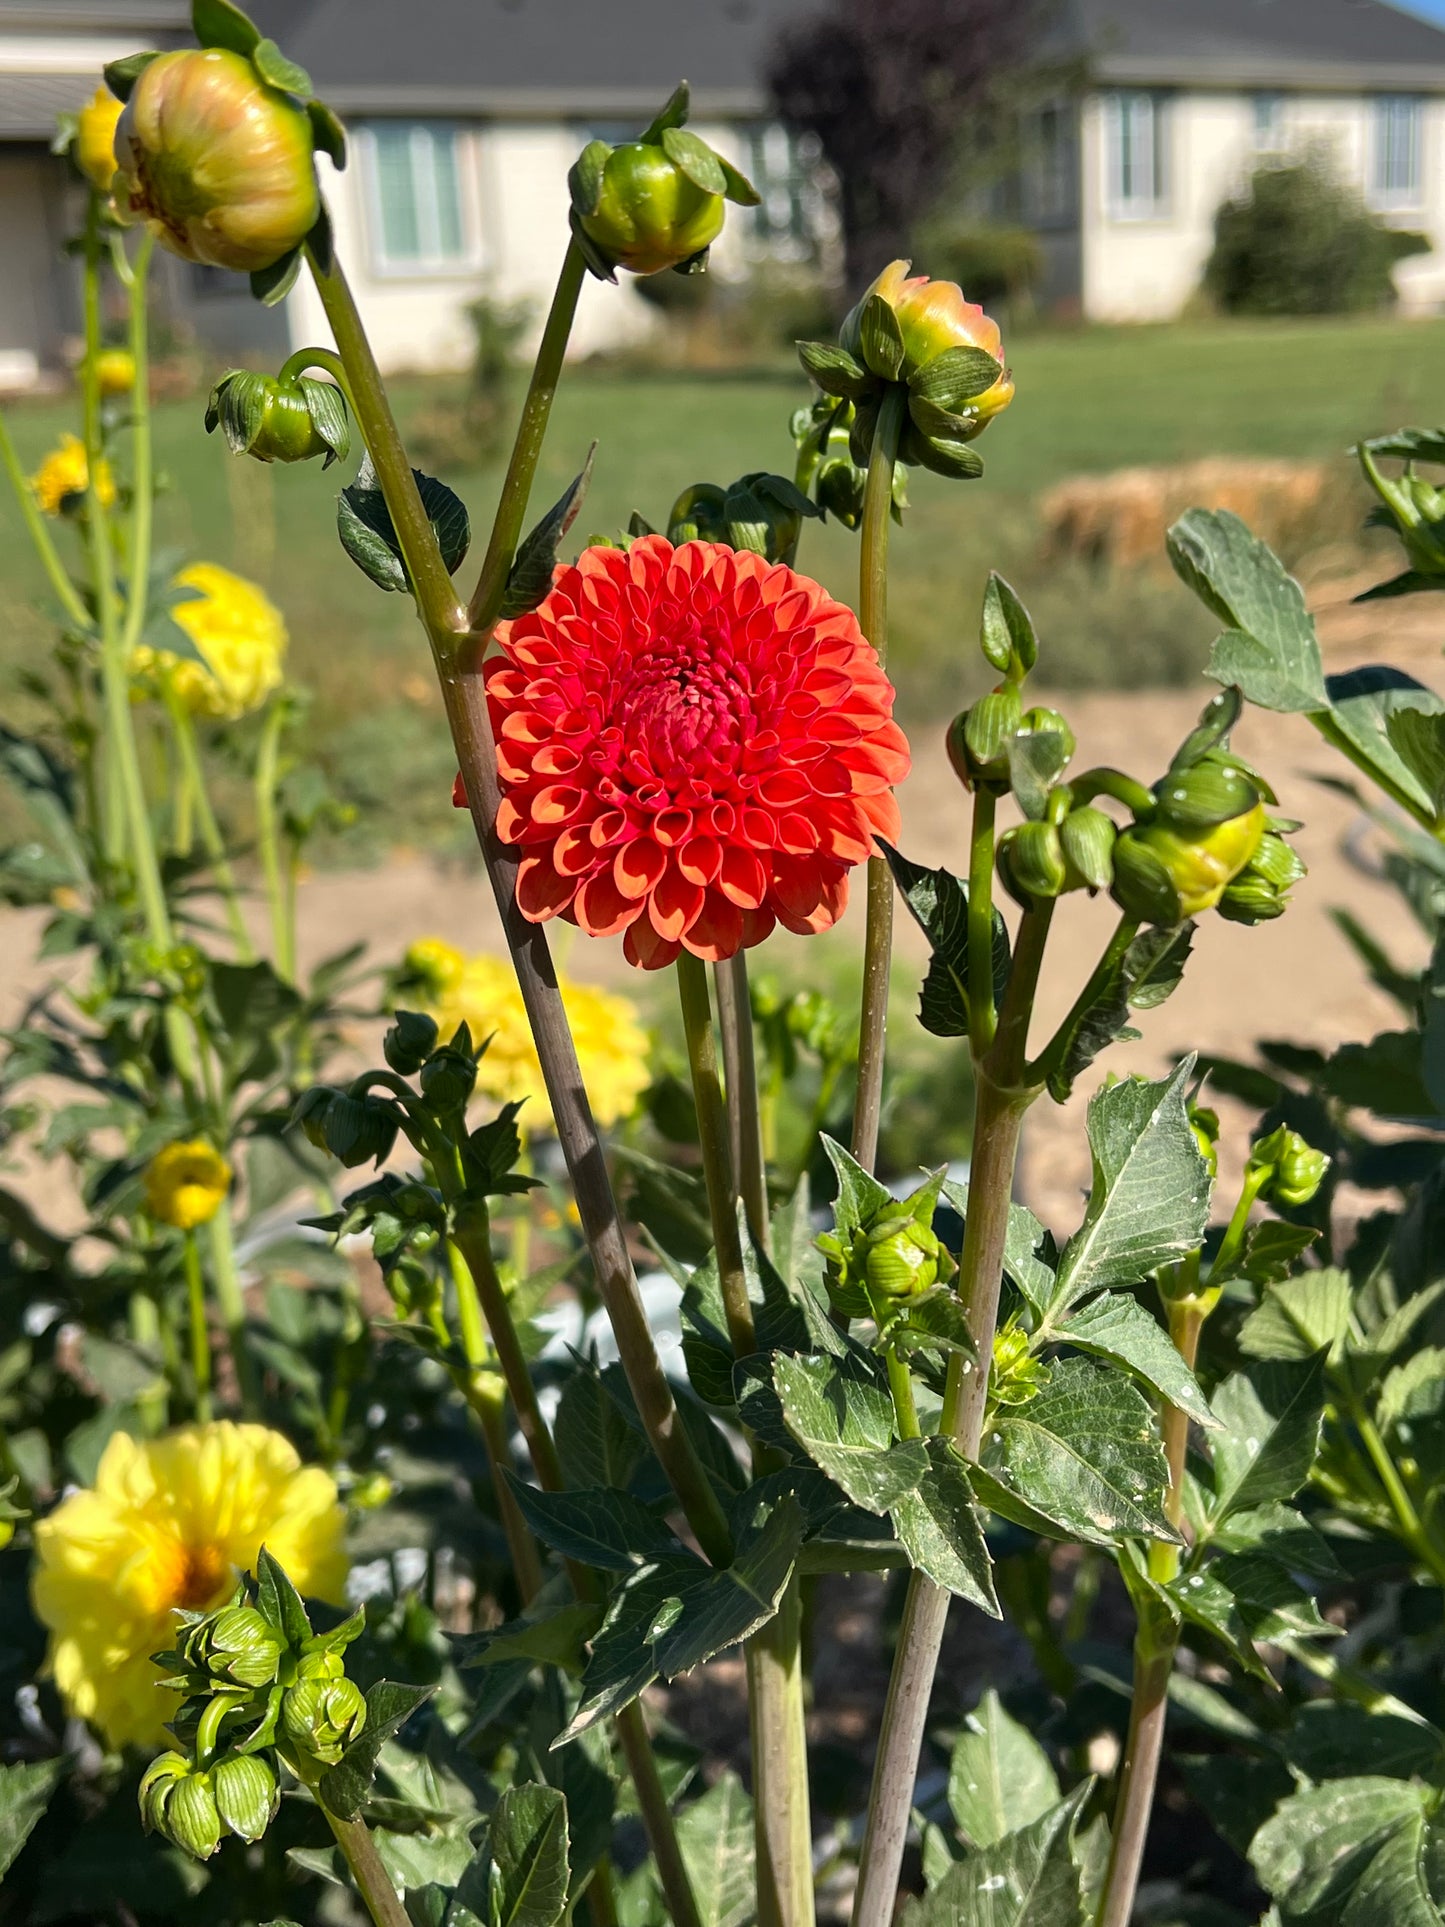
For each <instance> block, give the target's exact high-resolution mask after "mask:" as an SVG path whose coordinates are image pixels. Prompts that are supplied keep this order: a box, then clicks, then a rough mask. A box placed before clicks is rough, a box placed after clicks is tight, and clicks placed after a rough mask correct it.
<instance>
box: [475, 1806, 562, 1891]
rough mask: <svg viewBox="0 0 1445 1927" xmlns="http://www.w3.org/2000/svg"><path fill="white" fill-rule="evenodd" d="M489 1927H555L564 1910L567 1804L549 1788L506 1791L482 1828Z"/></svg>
mask: <svg viewBox="0 0 1445 1927" xmlns="http://www.w3.org/2000/svg"><path fill="white" fill-rule="evenodd" d="M487 1844H488V1846H489V1847H490V1849H491V1855H492V1892H491V1903H492V1904H491V1909H490V1920H489V1927H557V1923H558V1921H560V1920H561V1919H562V1917H563V1915H564V1914H565V1913H566V1911H567V1802H566V1800H565V1799H564V1798H563V1797H562V1795H561V1794H560V1793H559V1792H558V1791H557V1789H556V1788H555V1787H550V1786H542V1785H538V1784H536V1783H532V1784H528V1785H526V1786H511V1787H508V1788H507V1790H506V1792H505V1793H503V1795H502V1797H501V1799H500V1800H498V1802H497V1809H496V1812H495V1813H494V1814H493V1815H492V1823H491V1826H490V1827H489V1828H488V1829H487Z"/></svg>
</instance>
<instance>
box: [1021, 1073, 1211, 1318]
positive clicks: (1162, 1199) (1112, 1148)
mask: <svg viewBox="0 0 1445 1927" xmlns="http://www.w3.org/2000/svg"><path fill="white" fill-rule="evenodd" d="M1193 1075H1194V1060H1193V1058H1186V1059H1185V1060H1184V1061H1183V1062H1182V1063H1181V1064H1180V1065H1179V1067H1178V1068H1177V1069H1176V1070H1175V1071H1174V1072H1173V1074H1172V1075H1171V1076H1169V1077H1165V1078H1161V1079H1160V1080H1159V1081H1158V1082H1157V1083H1149V1082H1147V1081H1146V1080H1145V1079H1144V1078H1140V1077H1128V1078H1124V1079H1122V1080H1121V1081H1120V1082H1119V1083H1117V1084H1111V1085H1106V1086H1105V1087H1104V1089H1103V1090H1101V1091H1099V1092H1097V1093H1096V1095H1095V1096H1094V1098H1093V1099H1092V1100H1091V1102H1090V1104H1089V1116H1088V1132H1089V1148H1090V1150H1091V1151H1092V1153H1093V1164H1094V1182H1093V1187H1092V1189H1091V1191H1090V1193H1089V1206H1088V1210H1087V1212H1086V1213H1085V1216H1084V1222H1083V1224H1082V1225H1081V1226H1080V1227H1079V1229H1078V1230H1077V1231H1076V1232H1075V1233H1074V1235H1073V1237H1072V1238H1070V1240H1069V1242H1068V1243H1067V1244H1066V1245H1065V1247H1064V1250H1063V1253H1062V1255H1061V1256H1060V1259H1059V1271H1058V1280H1057V1283H1056V1285H1055V1288H1054V1294H1053V1298H1052V1300H1051V1302H1050V1306H1049V1311H1050V1314H1051V1316H1055V1317H1056V1316H1057V1314H1058V1312H1059V1310H1060V1309H1061V1308H1062V1307H1064V1306H1066V1305H1071V1304H1074V1303H1076V1302H1077V1301H1078V1300H1079V1299H1080V1298H1083V1297H1085V1296H1087V1295H1088V1294H1089V1293H1090V1292H1094V1291H1099V1290H1101V1289H1103V1288H1104V1287H1105V1286H1107V1285H1122V1284H1132V1283H1134V1282H1135V1281H1136V1280H1138V1279H1141V1278H1147V1277H1148V1276H1149V1274H1150V1273H1151V1272H1153V1271H1155V1270H1157V1269H1158V1268H1159V1266H1161V1265H1165V1264H1170V1263H1173V1262H1175V1261H1176V1260H1178V1259H1179V1258H1182V1257H1184V1256H1185V1254H1186V1253H1188V1252H1190V1251H1197V1250H1198V1249H1199V1247H1200V1245H1201V1244H1202V1243H1203V1240H1204V1230H1205V1226H1206V1225H1207V1224H1208V1222H1209V1197H1210V1188H1211V1186H1210V1176H1209V1168H1208V1166H1207V1165H1206V1164H1205V1162H1204V1158H1203V1156H1202V1154H1201V1152H1200V1149H1199V1145H1198V1143H1197V1142H1196V1140H1195V1136H1194V1131H1193V1128H1192V1127H1191V1125H1190V1122H1189V1114H1188V1107H1187V1090H1188V1086H1189V1083H1190V1080H1191V1079H1192V1077H1193Z"/></svg>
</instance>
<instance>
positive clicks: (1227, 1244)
mask: <svg viewBox="0 0 1445 1927" xmlns="http://www.w3.org/2000/svg"><path fill="white" fill-rule="evenodd" d="M1268 1177H1269V1172H1268V1171H1267V1170H1265V1171H1246V1172H1245V1176H1244V1188H1243V1189H1242V1190H1241V1192H1240V1194H1239V1202H1238V1203H1237V1204H1236V1205H1235V1207H1234V1211H1233V1213H1232V1214H1231V1216H1230V1220H1229V1223H1228V1224H1227V1225H1226V1226H1225V1230H1224V1236H1223V1237H1222V1238H1221V1239H1220V1241H1219V1249H1218V1251H1216V1252H1215V1254H1214V1260H1213V1262H1212V1264H1211V1265H1210V1267H1209V1269H1210V1273H1211V1275H1213V1274H1215V1273H1217V1274H1218V1275H1219V1276H1220V1277H1223V1275H1224V1272H1225V1269H1226V1267H1228V1266H1229V1265H1232V1264H1233V1263H1234V1261H1235V1259H1236V1258H1237V1257H1238V1256H1239V1252H1240V1248H1241V1246H1242V1245H1243V1244H1244V1240H1245V1236H1246V1234H1247V1232H1248V1230H1249V1214H1250V1212H1251V1211H1252V1210H1253V1209H1254V1204H1255V1200H1256V1198H1258V1196H1259V1194H1260V1192H1261V1191H1262V1190H1263V1189H1264V1186H1265V1181H1266V1179H1267V1178H1268ZM1191 1362H1192V1361H1191Z"/></svg>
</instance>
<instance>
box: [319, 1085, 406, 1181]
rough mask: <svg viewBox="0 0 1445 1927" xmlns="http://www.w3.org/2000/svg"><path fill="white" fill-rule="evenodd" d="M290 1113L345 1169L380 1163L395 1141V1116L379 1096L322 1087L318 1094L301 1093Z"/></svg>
mask: <svg viewBox="0 0 1445 1927" xmlns="http://www.w3.org/2000/svg"><path fill="white" fill-rule="evenodd" d="M321 1096H324V1098H325V1102H324V1103H322V1102H320V1101H319V1097H321ZM313 1100H317V1101H313ZM303 1107H304V1109H303ZM293 1116H294V1119H295V1121H296V1122H297V1123H299V1124H300V1126H301V1128H302V1130H303V1131H304V1132H305V1133H306V1135H307V1137H308V1138H310V1140H311V1142H312V1143H313V1144H315V1145H316V1146H317V1147H318V1148H319V1149H321V1150H324V1151H329V1152H330V1153H331V1155H332V1157H334V1158H339V1159H340V1161H341V1162H342V1163H343V1164H344V1165H345V1166H346V1168H347V1170H348V1171H351V1170H354V1169H355V1168H356V1166H357V1165H359V1164H367V1163H373V1162H374V1163H376V1164H381V1163H382V1162H383V1161H384V1160H385V1159H386V1158H387V1157H388V1156H389V1155H390V1152H391V1147H392V1145H393V1144H395V1142H396V1133H397V1119H396V1115H395V1113H394V1112H393V1111H392V1109H391V1107H390V1106H389V1105H388V1104H386V1103H385V1102H384V1101H383V1100H382V1099H381V1098H376V1097H370V1096H364V1097H353V1096H352V1095H351V1093H350V1092H349V1091H337V1090H327V1089H326V1088H325V1087H324V1086H322V1087H320V1091H319V1093H318V1092H317V1091H307V1092H305V1093H304V1095H303V1096H302V1098H301V1101H300V1103H299V1104H298V1105H297V1107H296V1110H295V1112H294V1113H293Z"/></svg>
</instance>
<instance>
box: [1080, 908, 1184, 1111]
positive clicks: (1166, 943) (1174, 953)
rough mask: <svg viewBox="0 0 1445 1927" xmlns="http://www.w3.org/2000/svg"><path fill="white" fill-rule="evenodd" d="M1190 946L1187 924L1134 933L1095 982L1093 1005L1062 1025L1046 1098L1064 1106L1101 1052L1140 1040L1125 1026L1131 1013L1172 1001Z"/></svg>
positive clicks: (1086, 1006)
mask: <svg viewBox="0 0 1445 1927" xmlns="http://www.w3.org/2000/svg"><path fill="white" fill-rule="evenodd" d="M1193 946H1194V925H1193V924H1192V923H1181V924H1177V925H1175V926H1174V928H1172V929H1167V928H1164V927H1162V926H1155V925H1150V926H1149V927H1148V928H1147V929H1144V930H1141V931H1140V932H1139V934H1138V935H1137V936H1136V937H1135V938H1134V940H1133V941H1132V942H1131V943H1130V945H1129V947H1128V949H1127V950H1126V951H1125V952H1124V954H1123V956H1122V957H1120V958H1119V959H1118V960H1117V961H1116V963H1115V965H1114V968H1113V969H1112V971H1110V973H1109V974H1108V975H1107V976H1105V977H1104V978H1103V979H1102V980H1101V981H1100V982H1099V984H1098V985H1097V987H1096V995H1095V996H1094V998H1093V999H1092V1001H1091V1002H1089V1003H1087V1004H1086V1005H1084V1007H1083V1008H1082V1009H1081V1010H1078V1011H1071V1012H1070V1014H1069V1017H1068V1019H1067V1020H1066V1022H1067V1028H1066V1029H1065V1030H1063V1031H1062V1033H1061V1035H1060V1039H1059V1048H1058V1052H1057V1055H1055V1054H1054V1053H1052V1052H1051V1053H1050V1061H1049V1063H1048V1066H1047V1082H1048V1089H1049V1095H1050V1096H1051V1097H1052V1098H1053V1099H1054V1101H1055V1103H1058V1104H1063V1103H1065V1102H1067V1100H1068V1098H1069V1096H1070V1095H1071V1093H1072V1091H1073V1088H1074V1080H1075V1078H1077V1076H1078V1075H1079V1073H1080V1071H1082V1070H1086V1069H1087V1068H1088V1066H1089V1065H1090V1064H1092V1063H1093V1061H1094V1059H1095V1058H1096V1057H1097V1056H1098V1055H1099V1053H1100V1052H1101V1051H1103V1050H1106V1049H1107V1048H1108V1047H1109V1045H1110V1044H1115V1043H1119V1042H1125V1041H1128V1040H1130V1039H1132V1038H1135V1037H1137V1036H1138V1035H1139V1033H1138V1032H1137V1031H1136V1030H1134V1029H1133V1028H1132V1026H1131V1025H1130V1023H1129V1013H1130V1011H1131V1010H1157V1009H1158V1007H1159V1005H1160V1004H1162V1003H1163V1002H1164V1001H1165V999H1166V998H1168V997H1171V996H1173V994H1174V992H1175V991H1176V990H1177V989H1178V988H1179V984H1180V981H1181V980H1182V978H1183V976H1184V968H1185V965H1186V964H1187V963H1188V962H1189V955H1190V952H1191V950H1192V949H1193Z"/></svg>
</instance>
